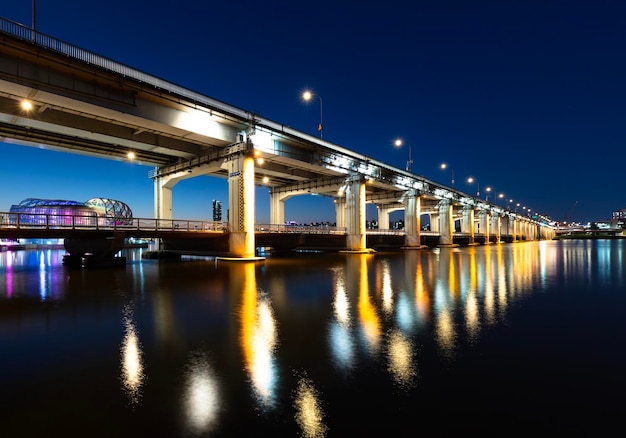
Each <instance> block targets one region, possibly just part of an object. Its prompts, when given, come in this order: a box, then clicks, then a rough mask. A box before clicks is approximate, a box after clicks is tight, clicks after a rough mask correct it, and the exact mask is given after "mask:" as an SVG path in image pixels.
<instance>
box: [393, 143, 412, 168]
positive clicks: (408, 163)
mask: <svg viewBox="0 0 626 438" xmlns="http://www.w3.org/2000/svg"><path fill="white" fill-rule="evenodd" d="M393 144H394V145H396V147H398V148H399V147H402V145H403V144H404V141H402V139H401V138H396V140H395V141H394V142H393ZM407 146H408V147H409V159H408V160H407V162H406V171H407V172H410V171H411V165H412V164H413V158H411V145H410V144H407Z"/></svg>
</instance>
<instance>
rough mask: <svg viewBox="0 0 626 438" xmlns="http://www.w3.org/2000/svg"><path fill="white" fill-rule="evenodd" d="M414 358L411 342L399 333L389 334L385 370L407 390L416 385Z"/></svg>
mask: <svg viewBox="0 0 626 438" xmlns="http://www.w3.org/2000/svg"><path fill="white" fill-rule="evenodd" d="M414 356H415V354H414V352H413V345H412V344H411V341H410V340H409V339H408V338H407V337H406V336H404V335H403V334H402V333H401V332H400V331H397V330H395V331H393V332H391V333H390V335H389V339H388V345H387V359H388V365H387V369H388V370H389V372H390V373H391V375H392V376H393V378H394V380H395V382H396V383H397V384H398V385H400V386H402V387H404V388H407V389H408V388H412V387H414V386H415V384H416V383H417V382H416V380H417V370H416V365H415V364H414Z"/></svg>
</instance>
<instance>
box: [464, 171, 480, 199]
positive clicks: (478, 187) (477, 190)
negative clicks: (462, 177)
mask: <svg viewBox="0 0 626 438" xmlns="http://www.w3.org/2000/svg"><path fill="white" fill-rule="evenodd" d="M467 182H468V183H469V184H472V183H474V182H475V183H476V197H478V198H480V184H479V183H478V180H476V178H472V177H471V176H470V177H469V178H467Z"/></svg>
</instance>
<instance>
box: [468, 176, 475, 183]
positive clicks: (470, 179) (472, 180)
mask: <svg viewBox="0 0 626 438" xmlns="http://www.w3.org/2000/svg"><path fill="white" fill-rule="evenodd" d="M467 182H468V183H470V184H471V183H473V182H474V178H472V177H471V176H470V177H469V178H467Z"/></svg>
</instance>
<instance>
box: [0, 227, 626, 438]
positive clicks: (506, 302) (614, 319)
mask: <svg viewBox="0 0 626 438" xmlns="http://www.w3.org/2000/svg"><path fill="white" fill-rule="evenodd" d="M141 251H142V250H141V249H133V250H125V255H126V256H127V257H128V260H127V265H126V266H125V267H117V268H100V269H96V268H90V269H70V268H67V267H65V266H63V265H62V263H61V261H62V256H63V251H55V250H49V251H48V250H38V251H16V252H3V253H2V254H1V256H0V273H1V279H0V355H1V356H0V384H1V389H0V401H1V402H2V403H1V406H2V408H1V409H0V420H1V421H0V436H6V437H22V436H23V437H44V436H55V437H56V436H63V437H131V436H132V437H136V436H159V437H183V436H189V437H194V436H285V437H297V436H303V437H318V436H328V437H334V436H340V437H343V436H386V437H393V436H461V435H467V434H468V433H477V432H478V433H481V434H482V435H483V436H510V435H517V434H519V433H532V434H533V435H539V434H541V435H545V434H546V433H549V432H550V433H552V432H553V433H556V432H562V433H563V432H567V433H570V434H573V435H579V436H580V435H582V436H604V435H608V434H609V433H610V431H612V430H623V418H624V410H625V407H626V402H625V401H624V394H625V391H626V377H625V376H624V375H625V371H626V352H625V348H626V318H625V314H626V277H625V276H624V267H625V264H626V241H623V240H593V241H591V240H589V241H585V240H581V241H542V242H521V243H514V244H501V245H490V246H477V247H467V248H441V249H431V250H421V251H419V250H414V251H405V252H396V253H376V254H372V255H359V254H313V253H310V254H294V255H293V256H292V257H289V258H285V257H274V258H273V257H270V258H268V259H266V260H265V261H260V262H226V261H216V260H215V259H211V258H186V259H184V260H182V261H158V260H143V259H142V258H141Z"/></svg>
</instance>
